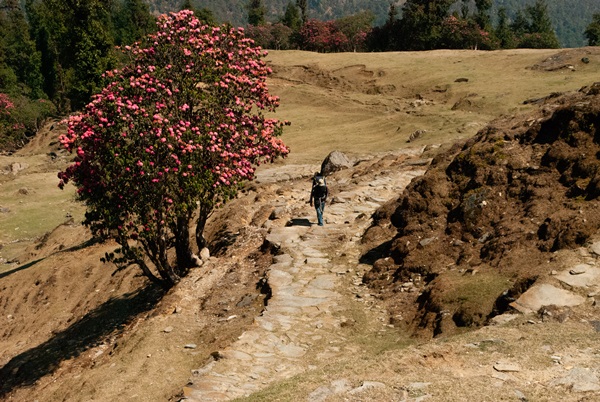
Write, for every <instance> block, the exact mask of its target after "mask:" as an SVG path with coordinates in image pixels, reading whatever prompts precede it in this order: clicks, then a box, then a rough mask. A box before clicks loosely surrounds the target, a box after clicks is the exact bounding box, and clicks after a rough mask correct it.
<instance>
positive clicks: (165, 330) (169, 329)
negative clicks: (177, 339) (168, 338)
mask: <svg viewBox="0 0 600 402" xmlns="http://www.w3.org/2000/svg"><path fill="white" fill-rule="evenodd" d="M163 332H164V333H167V334H169V333H171V332H173V327H167V328H165V329H163Z"/></svg>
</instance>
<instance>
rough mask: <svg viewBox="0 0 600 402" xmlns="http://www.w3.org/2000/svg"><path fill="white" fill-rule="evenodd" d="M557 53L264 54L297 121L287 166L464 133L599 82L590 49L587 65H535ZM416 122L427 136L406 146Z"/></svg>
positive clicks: (287, 113)
mask: <svg viewBox="0 0 600 402" xmlns="http://www.w3.org/2000/svg"><path fill="white" fill-rule="evenodd" d="M557 53H558V52H557V51H556V50H502V51H494V52H483V51H470V50H464V51H456V50H452V51H432V52H402V53H339V54H317V53H309V52H300V51H272V52H271V53H270V54H269V56H268V57H267V60H268V62H269V63H270V65H271V66H272V67H273V69H274V71H275V75H274V77H273V79H272V80H271V82H270V87H271V90H272V92H273V93H274V94H276V95H278V96H280V97H281V107H280V109H279V110H278V112H277V117H278V118H280V119H287V120H290V121H291V122H292V126H291V127H289V128H288V129H287V130H286V132H285V134H284V140H285V142H286V143H287V144H288V145H289V146H290V148H291V150H292V153H291V154H290V156H289V159H288V163H305V162H310V163H314V162H319V161H321V160H322V159H323V158H324V157H325V156H326V155H327V154H328V153H329V152H331V151H332V150H335V149H337V150H340V151H343V152H346V153H348V154H351V155H361V154H365V153H367V154H370V153H376V152H384V151H389V150H394V149H398V148H403V147H408V146H423V145H427V144H434V143H448V142H451V141H454V140H457V139H460V138H467V137H470V136H472V135H473V134H475V133H476V132H477V131H478V130H479V129H480V128H481V127H483V126H484V125H485V124H486V123H487V122H489V121H490V120H492V119H494V118H496V117H498V116H501V115H504V114H515V113H520V112H525V111H527V110H530V109H531V108H533V107H535V106H533V105H524V104H523V101H525V100H527V99H531V98H536V97H543V96H546V95H548V94H550V93H552V92H566V91H576V90H578V89H580V88H581V87H582V86H584V85H589V84H591V83H593V82H595V81H596V80H597V78H598V73H599V72H600V55H599V54H592V55H589V56H588V57H589V58H590V60H591V61H590V63H589V64H583V63H581V62H580V61H579V58H580V57H579V54H578V53H577V54H574V55H573V56H572V57H570V58H568V57H565V59H567V60H568V61H570V62H572V63H573V65H574V66H575V71H571V70H568V69H560V70H556V71H551V72H549V71H541V70H533V69H530V68H529V67H531V66H533V65H535V64H538V63H540V62H542V61H543V60H545V59H547V58H548V57H550V56H553V55H555V54H557ZM458 78H467V79H468V82H455V81H456V79H458ZM460 101H462V102H460ZM459 102H460V103H459ZM457 103H458V105H457V106H456V107H455V108H454V110H452V109H453V106H455V105H456V104H457ZM418 129H421V130H426V131H427V133H426V134H425V135H424V136H423V137H422V138H421V139H419V140H418V141H416V142H414V143H407V142H406V141H407V139H408V137H409V135H410V134H411V133H412V132H414V131H415V130H418Z"/></svg>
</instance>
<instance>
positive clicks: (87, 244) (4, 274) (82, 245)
mask: <svg viewBox="0 0 600 402" xmlns="http://www.w3.org/2000/svg"><path fill="white" fill-rule="evenodd" d="M97 243H102V239H99V238H94V237H92V238H91V239H88V240H86V241H84V242H82V243H80V244H77V245H75V246H72V247H68V248H65V249H62V250H59V251H55V252H53V253H51V254H49V255H47V256H45V257H42V258H38V259H37V260H32V261H29V262H27V263H25V264H23V265H21V266H19V267H16V268H14V269H11V270H10V271H6V272H2V273H0V279H2V278H6V277H7V276H9V275H12V274H14V273H17V272H19V271H23V270H25V269H27V268H30V267H32V266H34V265H35V264H37V263H38V262H40V261H43V260H45V259H46V258H48V257H52V256H53V255H55V254H59V253H68V252H71V251H78V250H83V249H85V248H88V247H90V246H93V245H94V244H97Z"/></svg>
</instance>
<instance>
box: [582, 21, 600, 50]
mask: <svg viewBox="0 0 600 402" xmlns="http://www.w3.org/2000/svg"><path fill="white" fill-rule="evenodd" d="M584 34H585V37H586V38H587V40H588V45H589V46H600V13H595V14H594V15H593V16H592V22H590V24H589V25H588V26H587V28H586V30H585V32H584Z"/></svg>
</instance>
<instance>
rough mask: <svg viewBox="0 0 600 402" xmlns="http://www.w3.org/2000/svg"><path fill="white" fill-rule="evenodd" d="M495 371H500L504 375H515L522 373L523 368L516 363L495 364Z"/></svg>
mask: <svg viewBox="0 0 600 402" xmlns="http://www.w3.org/2000/svg"><path fill="white" fill-rule="evenodd" d="M494 370H496V371H500V372H503V373H507V372H510V373H514V372H519V371H521V366H519V365H518V364H516V363H507V362H498V363H496V364H494Z"/></svg>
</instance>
